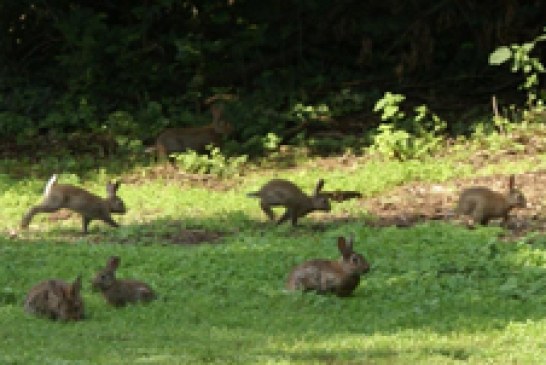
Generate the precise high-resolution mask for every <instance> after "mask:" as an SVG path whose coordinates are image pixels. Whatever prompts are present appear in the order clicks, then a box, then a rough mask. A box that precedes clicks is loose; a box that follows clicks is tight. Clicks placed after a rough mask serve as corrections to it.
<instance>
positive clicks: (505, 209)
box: [455, 175, 527, 225]
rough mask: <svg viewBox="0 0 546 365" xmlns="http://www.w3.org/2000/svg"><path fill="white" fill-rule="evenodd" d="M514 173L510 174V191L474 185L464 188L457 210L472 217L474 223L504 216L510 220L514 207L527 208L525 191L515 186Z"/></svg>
mask: <svg viewBox="0 0 546 365" xmlns="http://www.w3.org/2000/svg"><path fill="white" fill-rule="evenodd" d="M514 185H515V178H514V175H510V178H509V181H508V192H507V193H506V194H504V195H503V194H501V193H498V192H496V191H492V190H490V189H488V188H486V187H473V188H468V189H465V190H463V192H462V193H461V195H460V197H459V203H458V204H457V208H456V209H455V212H456V213H457V214H465V215H469V216H471V217H472V219H473V221H474V223H479V224H481V225H486V224H487V223H488V222H489V220H491V219H495V218H502V219H503V223H506V222H507V220H508V213H510V211H511V210H512V209H513V208H525V207H526V205H527V202H526V200H525V196H524V195H523V193H522V192H521V191H520V190H518V189H516V188H515V186H514Z"/></svg>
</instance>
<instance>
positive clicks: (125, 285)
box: [93, 256, 156, 307]
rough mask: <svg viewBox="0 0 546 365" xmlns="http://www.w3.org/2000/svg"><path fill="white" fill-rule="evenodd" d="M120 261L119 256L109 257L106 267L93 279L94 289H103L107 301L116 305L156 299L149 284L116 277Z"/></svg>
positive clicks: (120, 305)
mask: <svg viewBox="0 0 546 365" xmlns="http://www.w3.org/2000/svg"><path fill="white" fill-rule="evenodd" d="M119 262H120V258H119V257H118V256H112V257H110V258H109V259H108V262H107V263H106V267H105V268H104V269H102V270H101V271H99V272H98V273H97V275H96V276H95V279H93V289H94V290H99V291H101V292H102V295H103V296H104V298H105V299H106V301H107V302H108V303H110V304H111V305H113V306H115V307H122V306H125V305H126V304H127V303H137V302H149V301H151V300H153V299H155V297H156V295H155V293H154V291H153V290H152V289H151V288H150V287H149V286H148V284H146V283H143V282H141V281H137V280H130V279H125V280H119V279H116V270H117V268H118V266H119Z"/></svg>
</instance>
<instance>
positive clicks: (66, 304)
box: [59, 275, 84, 321]
mask: <svg viewBox="0 0 546 365" xmlns="http://www.w3.org/2000/svg"><path fill="white" fill-rule="evenodd" d="M81 286H82V277H81V275H79V276H78V277H77V278H76V280H74V282H73V283H72V284H70V285H61V287H60V288H59V289H60V290H59V293H60V294H61V297H60V300H59V319H62V320H65V321H68V320H73V321H77V320H80V319H82V318H83V311H84V306H83V300H82V297H81V295H80V290H81Z"/></svg>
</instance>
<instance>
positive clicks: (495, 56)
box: [489, 47, 512, 65]
mask: <svg viewBox="0 0 546 365" xmlns="http://www.w3.org/2000/svg"><path fill="white" fill-rule="evenodd" d="M511 57H512V52H510V49H509V48H508V47H499V48H497V49H496V50H495V51H494V52H493V53H491V54H490V55H489V64H490V65H500V64H502V63H504V62H506V61H508V60H509V59H510V58H511Z"/></svg>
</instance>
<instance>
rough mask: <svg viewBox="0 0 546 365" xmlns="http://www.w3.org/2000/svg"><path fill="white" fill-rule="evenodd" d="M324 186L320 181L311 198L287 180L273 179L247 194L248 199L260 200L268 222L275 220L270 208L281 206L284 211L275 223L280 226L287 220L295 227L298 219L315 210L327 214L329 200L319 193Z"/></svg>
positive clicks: (321, 180)
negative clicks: (255, 198)
mask: <svg viewBox="0 0 546 365" xmlns="http://www.w3.org/2000/svg"><path fill="white" fill-rule="evenodd" d="M323 186H324V180H323V179H320V180H319V181H318V183H317V186H316V187H315V190H314V192H313V195H312V196H309V195H307V194H305V193H304V192H303V191H301V189H300V188H299V187H297V186H296V185H294V184H293V183H291V182H290V181H287V180H282V179H273V180H270V181H269V182H268V183H267V184H265V185H264V186H263V187H262V188H261V189H260V190H258V191H256V192H252V193H248V194H247V196H249V197H257V198H260V207H261V208H262V210H263V211H264V213H265V214H266V215H267V217H268V218H269V219H270V220H275V214H274V213H273V210H272V209H271V207H274V206H283V207H285V208H286V211H285V212H284V214H283V215H282V217H281V218H280V219H279V220H278V221H277V224H281V223H283V222H285V221H286V220H288V219H289V218H290V219H291V221H292V225H293V226H295V225H296V224H297V222H298V218H300V217H303V216H305V215H307V214H308V213H310V212H312V211H315V210H323V211H326V212H329V211H330V209H331V207H330V200H329V199H328V197H327V196H324V195H322V194H321V193H320V190H321V189H322V187H323Z"/></svg>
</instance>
